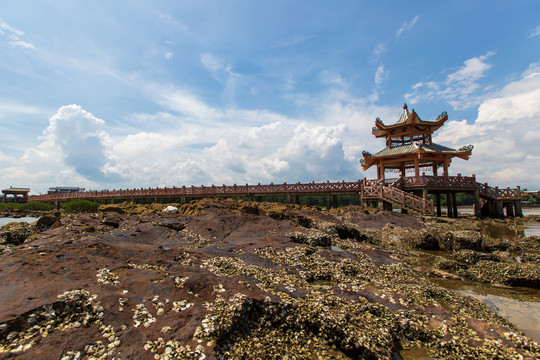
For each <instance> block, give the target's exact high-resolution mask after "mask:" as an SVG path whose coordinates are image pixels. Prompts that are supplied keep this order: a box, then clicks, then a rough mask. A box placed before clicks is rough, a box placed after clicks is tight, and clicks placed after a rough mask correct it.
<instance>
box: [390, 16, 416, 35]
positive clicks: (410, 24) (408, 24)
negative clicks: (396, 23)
mask: <svg viewBox="0 0 540 360" xmlns="http://www.w3.org/2000/svg"><path fill="white" fill-rule="evenodd" d="M418 19H420V15H416V16H415V17H414V19H412V20H411V21H409V22H407V21H405V22H404V23H403V25H402V26H401V27H400V28H399V30H398V31H397V33H396V39H398V38H399V37H400V36H401V35H402V34H403V33H404V32H405V31H409V30H411V29H412V27H413V26H414V24H416V22H417V21H418Z"/></svg>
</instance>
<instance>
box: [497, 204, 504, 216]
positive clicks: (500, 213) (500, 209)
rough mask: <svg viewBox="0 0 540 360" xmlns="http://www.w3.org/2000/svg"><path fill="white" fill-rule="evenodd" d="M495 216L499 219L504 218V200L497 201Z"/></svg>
mask: <svg viewBox="0 0 540 360" xmlns="http://www.w3.org/2000/svg"><path fill="white" fill-rule="evenodd" d="M495 216H496V217H499V218H503V217H504V211H503V202H502V200H495Z"/></svg>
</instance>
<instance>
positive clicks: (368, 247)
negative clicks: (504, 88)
mask: <svg viewBox="0 0 540 360" xmlns="http://www.w3.org/2000/svg"><path fill="white" fill-rule="evenodd" d="M169 205H171V206H174V208H175V209H177V211H171V212H165V211H163V210H164V209H166V208H167V206H169ZM169 209H170V208H169ZM525 220H526V221H527V222H538V219H537V218H534V217H527V218H526V219H525ZM516 221H518V220H516V219H499V220H493V219H476V218H474V217H469V216H465V217H461V218H458V219H449V218H436V217H424V216H416V215H412V214H399V213H395V212H386V211H379V210H376V209H371V208H364V207H360V206H348V207H345V208H342V209H332V210H328V211H326V210H321V209H318V208H315V207H306V206H298V205H287V204H277V203H256V202H245V201H240V200H210V199H207V200H201V201H193V202H191V203H189V204H184V205H180V204H153V205H137V204H133V203H123V204H115V205H104V206H102V207H101V208H100V209H99V211H98V212H96V213H76V214H69V213H64V212H61V211H57V212H51V213H47V214H42V216H40V217H39V220H38V221H37V222H34V223H32V224H27V223H24V222H21V223H10V224H7V225H4V226H2V227H1V228H0V252H1V253H0V283H1V284H2V285H1V286H2V287H1V289H2V291H1V292H0V304H1V305H0V359H31V358H32V359H35V358H39V359H65V360H67V359H420V358H422V359H456V358H459V359H467V358H470V359H473V358H474V359H478V358H497V357H499V358H505V359H535V358H538V357H539V356H540V346H539V345H538V343H537V342H535V341H534V339H533V338H531V336H536V335H535V333H534V332H527V333H525V332H523V331H529V329H527V328H526V327H523V328H522V330H520V328H519V327H518V326H516V324H514V323H513V322H512V320H513V318H512V317H509V316H506V315H507V314H505V313H501V312H499V313H500V314H501V315H498V314H497V312H496V311H497V309H495V307H496V306H497V305H496V304H495V307H494V306H492V305H493V304H494V301H495V298H493V297H491V296H502V297H506V298H509V299H511V298H512V296H511V295H512V294H515V293H518V294H521V295H520V296H521V297H520V298H519V299H514V300H516V301H520V302H522V303H526V302H531V303H534V302H537V301H538V298H537V296H538V289H540V238H539V237H537V236H527V237H526V236H523V235H519V234H516V236H514V237H504V236H503V237H498V236H494V235H493V233H489V231H487V230H486V228H487V227H489V226H493V224H494V226H499V225H501V224H502V225H503V226H506V227H509V228H512V227H514V228H515V227H516V226H520V223H519V221H518V222H516ZM471 284H473V285H474V286H478V287H477V288H474V289H471V288H470V287H471V286H473V285H471ZM481 288H485V289H496V290H497V291H498V292H497V293H496V294H494V293H482V292H481V291H479V289H481ZM471 291H472V292H473V293H470V292H471ZM478 294H480V295H478ZM482 296H484V298H485V299H482V298H481V297H482ZM482 300H484V301H482ZM486 300H487V301H486ZM489 301H491V304H490V303H489ZM531 306H534V305H531ZM499 310H500V309H499ZM533 330H534V329H533Z"/></svg>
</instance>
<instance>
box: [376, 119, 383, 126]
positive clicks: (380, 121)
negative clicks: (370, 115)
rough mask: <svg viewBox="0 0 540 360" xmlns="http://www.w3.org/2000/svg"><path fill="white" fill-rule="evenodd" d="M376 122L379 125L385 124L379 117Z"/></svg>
mask: <svg viewBox="0 0 540 360" xmlns="http://www.w3.org/2000/svg"><path fill="white" fill-rule="evenodd" d="M375 122H378V123H379V124H381V125H384V123H383V121H382V120H381V118H380V117H377V118H376V119H375Z"/></svg>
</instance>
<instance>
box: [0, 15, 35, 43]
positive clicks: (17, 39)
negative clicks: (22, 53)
mask: <svg viewBox="0 0 540 360" xmlns="http://www.w3.org/2000/svg"><path fill="white" fill-rule="evenodd" d="M23 35H24V32H22V31H21V30H18V29H15V28H13V27H11V26H9V25H8V24H6V23H5V22H2V21H0V36H3V37H5V38H6V43H7V44H8V45H10V46H12V47H17V48H21V49H35V47H34V45H32V44H31V43H29V42H27V41H24V40H21V37H22V36H23Z"/></svg>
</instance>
